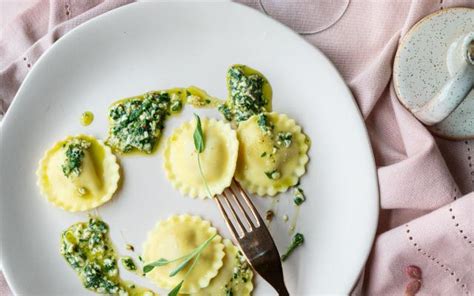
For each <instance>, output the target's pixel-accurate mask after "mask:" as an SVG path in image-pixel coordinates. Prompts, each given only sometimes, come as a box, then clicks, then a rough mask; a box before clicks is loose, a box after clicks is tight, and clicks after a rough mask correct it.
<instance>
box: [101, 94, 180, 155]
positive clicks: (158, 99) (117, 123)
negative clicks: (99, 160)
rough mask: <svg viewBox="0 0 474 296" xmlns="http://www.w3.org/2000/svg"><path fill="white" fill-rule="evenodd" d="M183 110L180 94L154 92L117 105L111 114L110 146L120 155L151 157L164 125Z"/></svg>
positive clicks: (113, 107) (108, 141) (111, 110)
mask: <svg viewBox="0 0 474 296" xmlns="http://www.w3.org/2000/svg"><path fill="white" fill-rule="evenodd" d="M181 108H182V101H181V96H180V91H178V92H176V93H175V92H169V91H154V92H149V93H147V94H145V95H143V96H137V97H133V98H129V99H125V100H123V101H119V102H117V103H115V104H114V105H113V106H112V107H111V108H110V110H109V120H110V131H109V138H108V140H107V143H108V144H110V145H112V146H113V147H114V148H115V149H116V150H118V151H120V152H124V153H127V152H130V151H133V150H138V151H140V152H145V153H151V152H152V151H153V149H154V148H155V145H156V143H157V142H158V140H159V138H160V136H161V131H162V130H163V128H164V126H165V121H166V119H167V117H168V116H169V115H170V114H171V113H177V112H179V111H180V110H181Z"/></svg>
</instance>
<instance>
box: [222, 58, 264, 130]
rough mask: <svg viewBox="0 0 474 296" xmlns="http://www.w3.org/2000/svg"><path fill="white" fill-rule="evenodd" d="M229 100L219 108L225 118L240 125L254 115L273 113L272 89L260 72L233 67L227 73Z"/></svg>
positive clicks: (241, 66) (242, 67) (238, 66)
mask: <svg viewBox="0 0 474 296" xmlns="http://www.w3.org/2000/svg"><path fill="white" fill-rule="evenodd" d="M226 80H227V89H228V93H229V94H228V95H229V97H228V99H227V101H226V102H225V103H224V104H221V105H220V106H219V107H218V110H219V111H220V112H221V113H222V115H223V116H224V118H225V119H226V120H228V121H233V122H235V123H237V124H238V123H239V122H241V121H245V120H247V119H249V118H250V117H251V116H252V115H255V114H260V113H262V112H267V111H271V100H272V89H271V86H270V84H269V83H268V81H267V79H266V78H265V77H264V76H263V75H262V74H261V73H260V72H258V71H256V70H254V69H252V68H250V67H247V66H245V65H233V66H231V67H230V68H229V70H228V71H227V79H226Z"/></svg>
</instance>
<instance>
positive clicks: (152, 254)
mask: <svg viewBox="0 0 474 296" xmlns="http://www.w3.org/2000/svg"><path fill="white" fill-rule="evenodd" d="M216 233H217V230H216V229H215V228H214V227H212V226H211V223H210V222H209V221H206V220H202V219H201V218H200V217H198V216H190V215H180V216H177V215H175V216H171V217H170V218H169V219H168V220H165V221H159V222H158V224H157V225H156V227H155V228H154V229H153V230H152V231H151V232H150V233H149V234H148V238H147V240H146V242H145V243H144V246H143V259H144V261H145V263H146V264H148V263H151V262H153V261H156V260H158V259H161V258H164V259H167V260H173V259H176V258H180V257H183V256H185V255H188V254H189V253H191V252H192V251H193V250H194V249H195V248H196V247H198V246H200V245H201V244H202V243H203V242H205V241H206V240H208V239H209V238H211V237H212V236H213V235H214V234H216ZM224 256H225V253H224V244H222V237H220V236H219V235H216V236H215V237H214V239H212V241H211V242H210V243H209V245H207V247H206V248H204V249H203V251H202V252H201V255H200V257H199V262H197V263H196V265H195V266H194V269H193V270H192V271H191V272H190V273H189V274H188V275H187V277H186V278H185V279H184V276H185V275H186V273H187V271H188V269H189V268H190V266H191V265H192V263H190V264H188V265H187V266H186V267H185V268H184V269H183V270H181V271H180V272H179V273H177V274H176V275H175V276H173V277H170V276H169V273H170V272H171V271H172V270H174V269H176V267H177V266H178V265H179V264H180V263H181V262H182V260H178V261H176V262H173V263H170V264H167V265H164V266H160V267H156V268H154V269H153V270H152V271H151V272H149V273H147V277H149V278H150V279H151V280H152V281H153V282H154V283H155V284H156V285H158V287H160V288H163V289H171V288H173V287H175V286H176V285H178V284H179V283H180V282H181V281H182V280H183V279H184V283H183V286H182V287H181V290H180V293H184V294H189V293H196V292H197V291H199V289H201V288H204V287H207V286H208V285H209V282H210V281H211V279H212V278H214V277H215V276H216V275H217V273H218V271H219V269H220V268H221V267H222V264H223V258H224Z"/></svg>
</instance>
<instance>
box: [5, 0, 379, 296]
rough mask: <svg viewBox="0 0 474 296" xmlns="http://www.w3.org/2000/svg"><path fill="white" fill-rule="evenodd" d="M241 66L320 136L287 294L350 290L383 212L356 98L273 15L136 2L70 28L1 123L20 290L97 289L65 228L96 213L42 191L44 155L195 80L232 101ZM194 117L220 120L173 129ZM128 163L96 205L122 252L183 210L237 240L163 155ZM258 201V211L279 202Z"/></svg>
mask: <svg viewBox="0 0 474 296" xmlns="http://www.w3.org/2000/svg"><path fill="white" fill-rule="evenodd" d="M233 63H243V64H247V65H250V66H252V67H254V68H256V69H258V70H260V71H261V72H262V73H264V74H265V75H266V76H267V78H268V79H269V80H270V82H271V84H272V86H273V91H274V101H273V102H274V110H275V111H278V112H282V113H287V114H288V115H290V116H291V117H293V118H295V119H296V120H297V122H299V123H300V124H301V125H302V126H303V127H304V130H305V132H306V133H307V134H308V135H309V136H310V137H311V139H312V147H311V149H310V158H311V161H310V163H309V166H308V173H307V174H306V175H305V176H304V177H303V178H302V188H303V189H304V190H305V192H306V195H307V199H308V200H307V202H306V203H305V204H304V205H303V206H302V209H301V215H300V219H299V223H298V227H297V230H298V231H300V232H302V233H304V235H305V237H306V242H305V245H304V247H302V248H301V249H298V250H297V251H296V253H295V254H294V255H293V256H292V257H291V259H290V260H289V261H288V262H285V263H284V270H285V277H286V282H287V285H288V287H289V290H290V292H291V293H292V294H293V295H308V294H317V293H331V294H332V293H334V294H336V293H338V294H339V293H348V292H349V291H350V289H351V287H352V286H353V284H354V283H355V281H356V279H357V276H358V275H359V273H360V271H361V269H362V267H363V265H364V262H365V260H366V258H367V255H368V253H369V250H370V248H371V245H372V240H373V237H374V233H375V229H376V223H377V212H378V189H377V182H376V172H375V166H374V160H373V156H372V152H371V149H370V144H369V140H368V137H367V133H366V130H365V128H364V124H363V121H362V118H361V116H360V114H359V112H358V109H357V107H356V104H355V103H354V100H353V98H352V96H351V94H350V92H349V90H348V88H347V87H346V86H345V84H344V82H343V80H342V79H341V77H340V76H339V74H338V73H337V71H336V70H335V68H334V67H333V66H332V65H331V63H330V62H329V61H328V60H327V59H326V58H325V57H324V56H323V55H322V54H321V53H320V52H319V51H318V50H316V49H314V48H313V47H312V46H311V45H310V44H308V43H306V42H305V41H304V40H303V39H301V38H300V37H299V36H298V35H297V34H295V33H293V32H291V31H290V30H289V29H287V28H286V27H284V26H282V25H280V24H278V23H277V22H275V21H273V20H271V19H270V18H267V17H265V16H262V15H261V14H260V13H258V12H256V11H254V10H252V9H249V8H247V7H244V6H241V5H237V4H233V3H227V2H226V3H138V4H132V5H128V6H126V7H123V8H120V9H117V10H114V11H112V12H109V13H107V14H105V15H103V16H101V17H98V18H95V19H93V20H92V21H90V22H88V23H87V24H84V25H82V26H80V27H78V28H77V29H75V30H74V31H73V32H71V33H70V34H68V35H66V36H64V37H63V38H61V39H60V40H59V41H58V42H57V43H56V44H55V45H54V46H53V47H52V48H51V49H50V50H49V51H48V52H47V53H46V54H45V55H44V56H43V57H42V58H41V59H40V60H39V61H38V62H37V64H36V65H35V66H34V68H33V69H32V71H31V73H30V74H29V75H28V77H27V79H26V80H25V82H24V83H23V85H22V87H21V89H20V90H19V92H18V94H17V96H16V99H15V102H14V103H13V105H12V106H11V108H10V110H9V112H8V113H7V115H6V117H5V118H4V124H3V127H2V134H1V141H0V143H1V144H0V145H1V146H0V147H1V150H0V163H1V171H0V182H1V183H0V196H1V210H0V214H1V218H2V224H1V235H2V238H1V240H2V249H3V250H2V252H3V254H2V255H3V256H2V257H3V268H4V271H5V273H6V278H7V280H8V282H9V284H10V285H11V287H12V289H13V290H14V292H15V293H17V294H21V295H32V294H35V295H40V294H41V295H84V294H87V291H86V290H85V289H84V288H82V285H81V283H80V282H79V280H78V278H77V277H76V275H75V273H74V272H73V271H72V269H71V268H70V267H69V266H68V265H67V264H66V263H65V261H64V260H63V258H62V257H61V255H60V254H59V235H60V233H61V231H62V230H64V229H65V228H67V227H68V226H69V225H70V224H72V223H74V222H77V221H81V220H85V219H86V217H87V213H76V214H72V213H68V212H65V211H63V210H61V209H58V208H55V207H53V206H52V205H51V204H49V203H47V202H46V201H45V199H44V198H43V197H42V196H40V194H39V191H38V188H37V187H36V176H35V170H36V168H37V163H38V160H39V159H40V158H41V157H42V155H43V153H44V151H45V150H46V149H48V148H49V147H50V146H51V145H52V143H54V142H55V141H57V140H59V139H62V138H64V137H65V136H67V135H73V134H77V133H81V132H82V133H87V134H91V135H94V136H97V137H99V138H104V137H105V135H106V131H107V121H106V113H107V107H108V106H109V105H110V104H111V103H112V102H113V101H115V100H116V99H119V98H123V97H128V96H132V95H136V94H140V93H143V92H146V91H148V90H153V89H163V88H169V87H173V86H186V85H190V84H195V85H198V86H200V87H203V88H204V89H206V90H208V91H209V92H210V93H211V94H214V95H217V96H220V97H225V95H226V90H225V71H226V69H227V67H228V66H229V65H231V64H233ZM85 110H90V111H92V112H93V113H94V114H95V121H94V122H93V124H92V125H91V126H89V127H81V125H80V124H79V117H80V115H81V113H82V112H83V111H85ZM192 112H198V113H199V114H201V115H210V116H214V117H218V116H219V115H218V114H217V112H215V111H207V112H205V111H202V110H197V111H196V110H193V109H192V108H190V107H189V108H188V107H187V108H186V110H185V112H183V114H182V115H181V116H179V117H176V118H173V119H171V121H169V123H167V126H166V130H165V137H166V136H168V135H169V134H170V133H171V131H172V130H173V128H174V127H176V126H177V125H178V124H180V123H181V122H183V121H185V120H189V119H191V118H192V116H191V114H192ZM121 163H122V166H123V179H124V186H123V188H122V190H120V192H119V193H118V194H117V195H116V196H115V198H114V199H113V201H111V202H109V203H107V204H106V205H104V206H102V207H101V208H99V212H100V215H101V216H102V217H103V219H104V220H105V221H106V222H108V223H109V225H110V227H111V236H112V240H113V241H114V242H115V244H116V246H117V248H118V250H119V251H120V252H122V253H126V251H125V249H124V239H123V238H122V236H121V235H120V231H122V233H123V236H124V237H125V239H126V240H127V241H128V242H131V243H132V244H133V245H135V246H136V247H137V249H138V250H140V249H141V244H142V242H143V241H144V239H145V236H146V234H147V232H148V231H149V230H150V229H151V228H152V227H153V225H154V224H155V222H156V221H157V220H158V219H163V218H166V217H167V216H169V215H171V214H173V213H192V214H198V215H202V216H203V217H205V218H207V219H210V220H211V221H212V222H213V224H214V225H216V226H217V227H218V229H219V230H220V232H221V233H222V234H223V235H224V236H225V237H228V238H230V234H229V232H228V231H227V229H226V228H225V225H224V223H223V221H222V219H221V217H220V216H219V213H218V210H217V208H216V207H215V205H214V203H213V202H212V201H210V200H208V201H201V200H192V199H189V198H185V197H182V196H180V195H179V194H178V192H177V191H175V190H173V189H172V187H171V185H170V184H169V183H168V181H167V180H166V178H165V176H164V172H163V170H162V169H161V166H162V157H161V153H158V154H157V155H155V156H153V157H126V158H122V162H121ZM280 198H281V202H280V205H279V208H280V210H279V213H278V215H279V216H280V217H281V215H283V214H284V213H288V214H290V215H291V214H292V211H293V207H292V202H291V195H290V194H284V195H282V196H280ZM255 200H256V202H257V204H258V206H259V208H260V209H261V212H262V213H263V212H264V211H265V210H266V209H267V208H268V207H269V205H270V202H271V200H270V199H263V198H256V199H255ZM277 220H278V222H276V223H275V224H273V225H272V229H271V230H272V233H273V235H274V237H275V240H276V243H277V245H278V247H279V249H280V252H281V251H283V250H284V249H285V248H286V245H287V243H288V242H289V240H290V237H289V236H288V233H287V229H288V224H285V223H284V222H282V219H281V218H278V219H277ZM122 275H123V277H125V278H129V279H137V278H136V277H134V276H133V275H130V274H127V273H126V272H122ZM137 281H139V282H141V283H146V281H141V280H137ZM148 286H150V287H153V285H151V284H149V283H148ZM161 292H164V291H161ZM267 294H274V292H273V291H272V289H271V288H270V287H269V286H268V285H267V284H266V283H264V282H263V281H261V280H260V279H259V280H258V281H257V283H256V290H255V295H267Z"/></svg>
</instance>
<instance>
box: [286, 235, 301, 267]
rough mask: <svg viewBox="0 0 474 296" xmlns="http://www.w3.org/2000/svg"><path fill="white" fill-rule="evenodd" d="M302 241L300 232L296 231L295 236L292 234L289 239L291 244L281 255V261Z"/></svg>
mask: <svg viewBox="0 0 474 296" xmlns="http://www.w3.org/2000/svg"><path fill="white" fill-rule="evenodd" d="M303 243H304V236H303V234H301V233H296V234H295V236H293V239H292V240H291V244H290V246H289V247H288V250H286V253H285V254H283V255H282V256H281V261H285V260H286V259H288V257H289V256H290V255H291V253H293V251H294V250H296V248H298V247H299V246H301V245H302V244H303Z"/></svg>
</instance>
